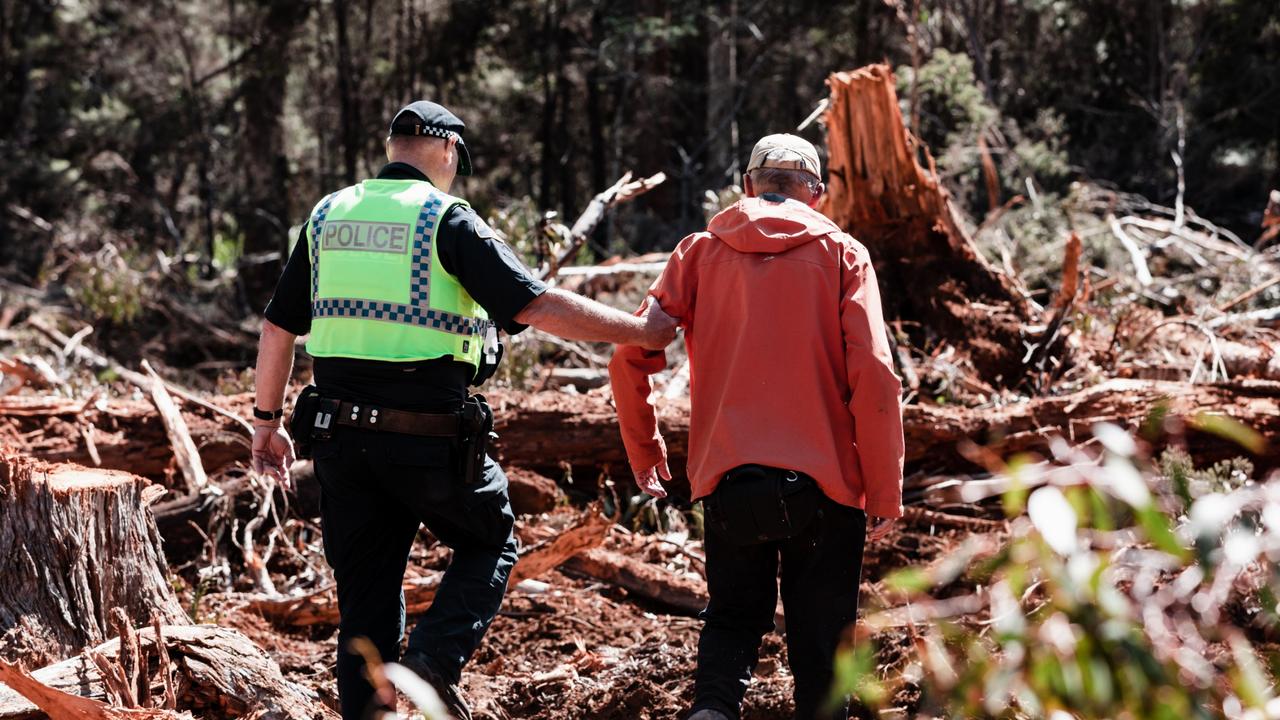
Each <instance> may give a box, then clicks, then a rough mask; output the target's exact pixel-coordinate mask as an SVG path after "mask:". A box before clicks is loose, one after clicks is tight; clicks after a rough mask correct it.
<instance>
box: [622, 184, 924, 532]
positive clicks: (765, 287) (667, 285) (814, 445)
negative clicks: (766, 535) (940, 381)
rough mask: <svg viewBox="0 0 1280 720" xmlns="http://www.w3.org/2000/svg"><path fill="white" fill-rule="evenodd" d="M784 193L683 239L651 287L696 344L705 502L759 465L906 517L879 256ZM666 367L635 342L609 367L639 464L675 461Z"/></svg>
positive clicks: (694, 375) (696, 412)
mask: <svg viewBox="0 0 1280 720" xmlns="http://www.w3.org/2000/svg"><path fill="white" fill-rule="evenodd" d="M778 197H779V196H769V198H770V199H765V198H746V199H743V200H741V201H739V202H738V203H736V204H734V205H733V206H732V207H729V208H728V209H726V210H724V211H723V212H721V213H720V214H718V215H716V216H715V217H714V218H713V219H712V220H711V224H710V225H709V226H708V228H707V232H702V233H695V234H693V235H690V236H689V237H687V238H685V239H684V240H682V241H681V242H680V245H679V246H678V247H677V248H676V250H675V253H674V254H673V255H672V256H671V260H670V262H669V263H668V264H667V267H666V269H665V270H664V271H663V273H662V275H661V277H659V278H658V280H657V281H656V282H654V284H653V287H652V289H651V290H650V294H651V295H652V296H653V297H655V298H657V300H658V302H659V303H660V304H661V305H662V308H663V309H664V310H666V311H667V312H668V313H670V314H671V315H673V316H675V317H677V318H679V319H680V325H681V326H682V327H683V328H684V331H685V343H686V344H687V346H688V350H689V369H690V373H691V375H690V384H689V393H690V395H691V400H692V407H691V415H690V418H689V468H688V470H689V481H690V483H691V484H692V486H693V497H694V499H697V498H700V497H703V496H705V495H707V494H708V493H710V492H711V491H712V490H714V489H715V487H716V484H717V483H718V482H719V481H720V478H721V477H722V476H723V475H724V474H725V472H727V471H728V470H730V469H732V468H734V467H737V466H739V465H743V464H746V463H759V464H761V465H771V466H774V467H783V468H788V469H791V470H798V471H801V472H804V473H807V474H809V475H811V476H812V477H813V478H814V479H815V480H817V481H818V484H819V485H820V486H821V487H822V490H823V492H825V493H826V494H827V496H828V497H830V498H831V499H832V500H835V501H836V502H838V503H840V504H842V505H849V506H853V507H859V508H863V509H865V510H866V511H867V513H868V514H870V515H875V516H879V517H898V516H900V515H901V514H902V456H903V440H902V410H901V405H900V402H899V394H900V392H901V385H900V383H899V382H898V378H897V376H896V375H894V372H893V365H892V362H891V361H890V357H889V344H888V339H887V337H886V334H885V327H884V318H883V316H882V313H881V310H880V290H879V288H878V286H877V285H876V275H875V271H874V270H873V269H872V266H871V260H870V257H869V256H868V254H867V250H866V248H865V247H863V246H862V244H861V243H859V242H857V241H856V240H854V239H853V238H851V237H849V236H848V235H847V234H845V233H844V232H842V231H841V230H840V228H839V227H837V226H836V224H835V223H833V222H832V221H831V220H829V219H828V218H826V217H825V216H823V215H822V214H820V213H819V212H817V211H816V210H813V209H811V208H809V207H808V206H807V205H805V204H803V203H800V202H797V201H795V200H787V201H785V202H775V201H774V200H776V199H777V198H778ZM645 302H646V303H647V302H648V300H647V299H646V301H645ZM643 309H644V307H643V306H642V307H641V312H642V311H643ZM664 367H666V355H665V353H663V352H662V351H656V352H654V351H648V350H644V349H642V348H640V347H635V346H623V347H619V348H618V349H617V351H616V352H615V353H614V356H613V360H612V361H611V362H610V363H609V376H610V379H611V381H612V384H613V394H614V401H615V403H616V404H617V408H618V421H619V424H620V425H621V429H622V439H623V442H624V443H625V444H626V448H627V457H628V459H629V460H630V462H631V467H632V469H633V470H646V469H649V468H652V467H654V466H655V465H657V464H658V463H660V462H665V460H666V445H665V444H664V443H663V440H662V436H661V435H660V434H659V432H658V427H657V422H656V417H655V409H654V406H653V402H652V400H651V399H650V395H651V393H652V389H653V388H652V385H651V383H650V381H649V376H650V375H652V374H653V373H656V372H658V371H660V370H662V369H663V368H664Z"/></svg>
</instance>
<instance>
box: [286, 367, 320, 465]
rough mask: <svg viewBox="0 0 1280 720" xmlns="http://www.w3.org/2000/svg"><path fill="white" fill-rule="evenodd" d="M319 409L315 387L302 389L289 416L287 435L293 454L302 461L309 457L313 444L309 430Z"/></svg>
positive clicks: (317, 393)
mask: <svg viewBox="0 0 1280 720" xmlns="http://www.w3.org/2000/svg"><path fill="white" fill-rule="evenodd" d="M319 408H320V391H319V390H318V389H317V388H316V386H315V385H308V386H306V387H304V388H302V392H300V393H298V398H297V399H296V400H294V402H293V412H292V413H291V414H290V415H289V434H290V435H291V436H293V449H294V453H295V454H297V456H298V457H299V458H301V459H303V460H306V459H308V458H310V457H311V446H312V445H313V444H314V443H313V441H312V437H311V430H312V427H313V426H314V425H315V419H316V411H317V410H318V409H319Z"/></svg>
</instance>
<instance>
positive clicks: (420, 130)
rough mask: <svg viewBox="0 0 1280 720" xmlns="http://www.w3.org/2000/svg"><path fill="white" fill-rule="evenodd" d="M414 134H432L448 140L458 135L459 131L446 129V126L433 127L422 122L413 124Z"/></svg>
mask: <svg viewBox="0 0 1280 720" xmlns="http://www.w3.org/2000/svg"><path fill="white" fill-rule="evenodd" d="M413 134H414V135H430V136H432V137H438V138H444V139H446V140H448V139H449V138H451V137H458V133H456V132H454V131H452V130H445V129H444V128H438V127H431V126H430V125H422V124H418V125H414V126H413Z"/></svg>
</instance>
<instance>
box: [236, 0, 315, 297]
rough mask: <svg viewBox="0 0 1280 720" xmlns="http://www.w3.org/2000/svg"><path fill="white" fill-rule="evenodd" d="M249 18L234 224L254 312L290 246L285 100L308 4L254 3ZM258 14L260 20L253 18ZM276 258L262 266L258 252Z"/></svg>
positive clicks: (292, 0) (295, 1) (290, 0)
mask: <svg viewBox="0 0 1280 720" xmlns="http://www.w3.org/2000/svg"><path fill="white" fill-rule="evenodd" d="M259 5H261V6H263V7H262V9H261V10H260V11H259V12H258V13H254V16H255V20H260V25H261V32H255V33H252V34H251V35H252V37H254V38H255V39H256V41H257V42H258V46H257V49H256V50H255V51H252V52H253V59H252V61H251V62H249V63H246V65H245V74H244V79H243V81H242V82H241V84H240V91H241V94H242V95H243V97H244V124H243V126H242V127H243V132H242V134H241V138H242V139H243V144H242V146H241V151H240V154H239V157H240V159H241V162H242V163H243V166H242V167H243V169H244V189H245V192H244V196H243V197H242V198H241V203H240V204H239V206H238V211H237V213H236V220H237V222H238V223H239V224H240V229H241V231H242V232H243V233H244V259H245V261H246V262H243V263H242V264H241V267H240V278H241V282H242V283H243V285H244V289H245V295H246V297H247V298H248V299H249V302H250V304H251V305H252V307H253V309H254V310H257V309H260V308H262V307H264V306H265V305H266V302H267V300H269V299H270V298H271V290H272V288H273V287H274V286H275V283H276V279H277V278H278V277H279V276H280V268H281V267H282V266H283V262H284V258H285V256H286V255H287V252H288V247H289V225H290V223H291V222H292V210H291V208H290V207H289V159H288V158H287V157H286V155H285V142H284V116H285V113H284V101H285V83H286V80H287V79H288V76H289V65H290V62H289V61H290V58H291V55H290V52H289V45H290V43H291V41H292V40H293V36H294V34H295V33H296V32H297V31H298V30H299V29H301V27H302V24H303V22H304V21H305V20H306V17H307V14H308V13H310V11H311V5H312V3H310V2H305V1H303V0H287V1H285V2H278V1H277V2H261V0H260V2H259ZM259 15H263V16H264V17H257V16H259ZM272 252H275V253H279V254H280V258H279V259H278V260H275V261H267V260H264V258H262V257H260V255H261V254H263V253H272Z"/></svg>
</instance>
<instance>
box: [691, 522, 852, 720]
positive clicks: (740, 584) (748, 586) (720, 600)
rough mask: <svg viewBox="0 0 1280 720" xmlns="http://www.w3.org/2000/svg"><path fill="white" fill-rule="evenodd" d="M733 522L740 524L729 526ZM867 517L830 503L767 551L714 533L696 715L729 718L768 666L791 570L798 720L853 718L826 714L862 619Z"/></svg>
mask: <svg viewBox="0 0 1280 720" xmlns="http://www.w3.org/2000/svg"><path fill="white" fill-rule="evenodd" d="M725 522H727V523H732V522H734V518H733V517H726V518H725ZM866 538H867V516H866V514H865V513H864V512H863V511H862V510H858V509H857V508H851V507H845V506H843V505H839V504H837V503H835V502H832V501H831V500H828V499H827V498H825V497H823V498H822V501H821V507H820V509H819V511H818V512H817V514H816V516H815V517H814V519H813V520H812V521H811V522H810V524H809V525H808V526H807V527H806V528H805V529H804V530H803V531H801V532H800V533H799V534H798V535H795V536H793V537H791V538H788V539H785V540H778V541H774V542H767V543H761V544H758V545H735V544H733V543H731V542H729V541H728V540H727V539H726V538H725V536H724V535H723V533H722V532H721V531H720V530H719V529H718V528H717V527H715V525H714V524H712V523H708V524H707V530H706V553H707V591H708V593H709V594H710V602H709V603H708V605H707V609H706V610H705V611H704V612H703V614H702V617H703V619H704V620H705V621H706V622H705V624H704V625H703V627H702V635H701V637H700V638H699V639H698V670H697V674H696V676H695V683H694V706H693V711H694V712H696V711H698V710H702V709H715V710H719V711H720V712H722V713H725V714H726V715H728V716H729V717H730V718H737V717H738V716H739V713H740V712H741V707H742V697H743V695H744V694H745V693H746V690H747V685H748V684H750V682H751V674H752V672H753V671H754V670H755V667H756V661H757V660H758V659H759V653H760V640H761V638H763V636H764V634H765V633H767V632H769V631H770V630H772V629H773V614H774V609H775V608H776V607H777V602H778V569H779V564H781V570H782V605H783V611H784V614H785V617H786V639H787V658H788V661H789V663H790V665H791V673H792V675H793V676H794V677H795V702H796V715H795V716H796V718H798V719H799V720H815V718H822V719H823V720H825V719H826V718H846V717H848V706H847V702H846V703H845V704H843V705H841V706H840V707H838V708H837V709H836V710H835V711H834V712H831V713H827V712H824V707H825V706H826V702H827V697H828V692H829V691H830V688H831V681H832V677H833V671H832V665H833V663H834V660H835V652H836V647H837V645H839V642H840V637H841V634H842V633H843V632H844V630H845V628H846V627H848V626H849V625H851V624H852V623H853V622H854V620H856V619H857V615H858V584H859V582H860V581H861V577H862V550H863V545H864V544H865V542H866Z"/></svg>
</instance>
